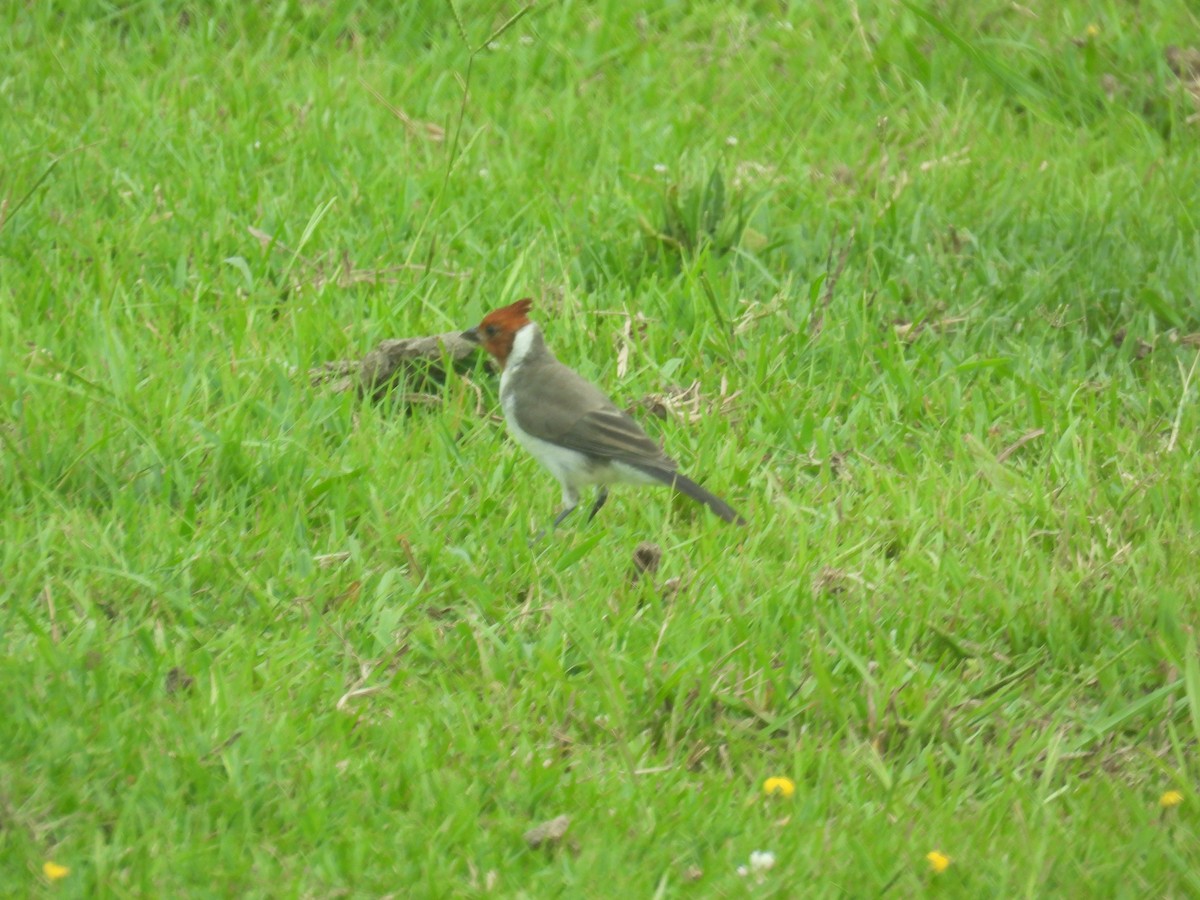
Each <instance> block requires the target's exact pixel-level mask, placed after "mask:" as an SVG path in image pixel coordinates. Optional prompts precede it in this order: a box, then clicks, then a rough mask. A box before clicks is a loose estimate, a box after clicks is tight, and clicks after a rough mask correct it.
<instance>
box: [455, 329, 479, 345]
mask: <svg viewBox="0 0 1200 900" xmlns="http://www.w3.org/2000/svg"><path fill="white" fill-rule="evenodd" d="M459 337H461V338H462V339H463V340H464V341H470V342H471V343H472V344H478V343H479V329H478V328H468V329H467V330H466V331H464V332H463V333H462V334H460V335H459Z"/></svg>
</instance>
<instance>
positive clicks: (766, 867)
mask: <svg viewBox="0 0 1200 900" xmlns="http://www.w3.org/2000/svg"><path fill="white" fill-rule="evenodd" d="M774 867H775V854H774V853H772V852H771V851H770V850H755V851H754V852H753V853H751V854H750V865H748V866H738V867H737V873H738V875H739V876H741V877H742V878H745V877H746V876H747V875H753V876H754V880H755V881H756V882H757V883H758V884H762V883H763V882H764V881H765V880H766V873H767V872H769V871H770V870H771V869H773V868H774Z"/></svg>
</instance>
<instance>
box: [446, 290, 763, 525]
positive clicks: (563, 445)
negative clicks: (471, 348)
mask: <svg viewBox="0 0 1200 900" xmlns="http://www.w3.org/2000/svg"><path fill="white" fill-rule="evenodd" d="M532 306H533V301H532V300H528V299H526V300H518V301H517V302H516V303H514V304H512V305H511V306H505V307H503V308H501V309H497V310H493V311H492V312H490V313H488V314H487V315H486V316H484V318H483V321H482V322H481V323H480V324H479V325H478V326H476V327H475V328H472V329H470V330H469V331H465V332H463V335H462V336H463V338H464V339H465V340H468V341H471V342H472V343H476V344H480V345H482V347H483V349H484V350H486V351H487V352H488V353H490V354H491V355H492V356H493V357H495V359H496V362H497V363H499V365H500V369H501V374H500V405H501V406H502V407H503V408H504V418H505V419H506V420H507V421H508V430H509V431H511V432H512V436H513V437H514V438H516V439H517V443H519V444H520V445H521V446H522V447H524V448H525V449H526V450H528V451H529V452H530V453H532V454H533V456H534V457H535V458H536V459H537V461H538V462H540V463H541V464H542V465H543V466H545V467H546V468H547V469H549V470H550V473H551V474H552V475H553V476H554V477H555V478H557V479H558V480H559V482H560V483H561V484H562V498H563V510H562V512H560V513H559V514H558V516H557V518H555V520H554V527H556V528H557V527H558V526H559V525H561V524H562V522H563V520H564V519H565V518H566V517H567V516H568V515H570V513H571V511H572V510H574V509H575V507H576V506H578V505H579V489H580V488H581V487H583V486H585V485H589V484H598V485H600V492H599V493H598V494H597V495H596V502H595V503H593V504H592V511H591V512H590V513H588V521H589V522H590V521H591V520H592V516H594V515H596V513H597V512H599V511H600V507H602V506H603V505H604V501H605V500H607V499H608V485H610V484H616V483H618V482H625V483H628V484H665V485H669V486H670V487H673V488H675V490H677V491H679V492H681V493H683V494H686V495H687V496H689V497H691V498H692V499H693V500H698V501H699V502H701V503H703V504H704V505H705V506H707V507H708V508H709V509H711V510H712V511H713V512H715V513H716V514H717V515H718V516H720V517H721V518H722V519H724V520H725V521H726V522H736V523H737V524H739V525H745V524H746V520H745V519H743V518H742V517H741V516H740V515H738V514H737V512H736V511H735V510H734V509H733V508H732V507H731V506H730V505H729V504H728V503H726V502H725V501H724V500H722V499H721V498H720V497H717V496H715V495H713V494H710V493H709V492H708V491H706V490H705V489H704V488H702V487H700V485H698V484H696V482H694V481H692V480H691V479H689V478H685V477H684V476H683V475H681V474H679V472H678V464H677V463H676V462H675V460H673V459H671V457H669V456H667V455H666V454H665V453H663V451H662V450H661V449H660V448H659V446H658V445H657V444H656V443H654V441H652V440H651V439H650V437H649V436H648V435H647V434H646V432H644V431H643V430H642V428H641V426H640V425H638V423H637V422H635V421H634V420H633V419H632V418H631V417H630V416H629V415H628V414H627V413H625V412H624V411H622V410H620V409H618V408H617V406H616V404H614V403H613V402H612V401H611V400H610V399H608V397H606V396H605V395H604V393H603V392H602V391H601V390H600V389H599V388H597V387H596V386H595V385H593V384H591V383H590V382H588V381H585V380H584V379H583V378H581V377H580V376H579V375H577V374H576V373H575V372H574V371H572V370H571V369H568V368H567V367H566V366H564V365H563V364H562V363H560V362H559V361H558V360H557V359H555V357H554V354H553V353H551V352H550V351H549V349H547V347H546V342H545V341H544V340H543V339H542V332H541V329H540V328H538V326H537V325H536V324H535V323H534V322H531V321H529V318H528V316H527V313H528V312H529V309H530V307H532Z"/></svg>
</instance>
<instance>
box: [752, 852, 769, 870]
mask: <svg viewBox="0 0 1200 900" xmlns="http://www.w3.org/2000/svg"><path fill="white" fill-rule="evenodd" d="M774 866H775V854H774V853H772V852H771V851H770V850H755V851H754V852H753V853H751V854H750V870H751V871H752V872H754V873H755V874H761V873H763V872H766V871H767V870H768V869H771V868H774Z"/></svg>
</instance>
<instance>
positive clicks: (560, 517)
mask: <svg viewBox="0 0 1200 900" xmlns="http://www.w3.org/2000/svg"><path fill="white" fill-rule="evenodd" d="M578 505H579V504H578V503H576V504H575V506H578ZM575 506H568V507H566V508H565V509H563V511H562V512H560V513H559V514H558V515H557V516H555V517H554V524H552V525H551V526H550V530H553V529H555V528H557V527H558V526H559V525H561V524H562V523H563V520H564V519H565V518H566V517H567V516H569V515H570V514H571V513H573V512H575ZM545 536H546V529H545V528H543V529H542V530H541V531H539V532H538V533H537V534H535V535H534V536H533V537H532V538H530V540H529V546H530V547H532V546H533V545H534V544H536V543H537V542H538V541H540V540H541V539H542V538H544V537H545Z"/></svg>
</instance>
